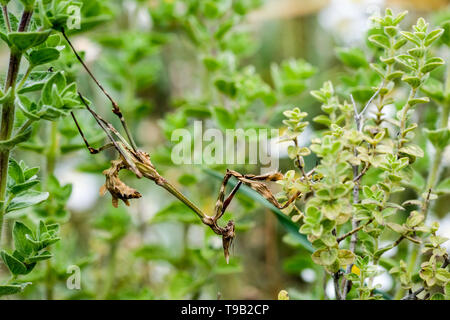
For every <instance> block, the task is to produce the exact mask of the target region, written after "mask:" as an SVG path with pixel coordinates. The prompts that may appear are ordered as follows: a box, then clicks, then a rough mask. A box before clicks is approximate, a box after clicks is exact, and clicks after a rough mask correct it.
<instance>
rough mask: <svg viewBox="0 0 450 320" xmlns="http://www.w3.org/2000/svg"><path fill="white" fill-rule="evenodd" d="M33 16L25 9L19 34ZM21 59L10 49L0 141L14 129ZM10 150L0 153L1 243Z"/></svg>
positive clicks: (8, 137)
mask: <svg viewBox="0 0 450 320" xmlns="http://www.w3.org/2000/svg"><path fill="white" fill-rule="evenodd" d="M32 15H33V8H31V9H30V8H26V9H25V10H24V11H23V13H22V18H21V20H20V24H19V29H18V31H19V32H24V31H26V29H27V27H28V24H29V23H30V20H31V16H32ZM21 59H22V53H20V52H18V51H17V50H15V49H11V53H10V57H9V67H8V75H7V77H6V83H5V88H4V91H5V92H7V91H8V90H9V89H11V96H10V98H9V99H8V100H7V101H6V102H5V103H4V104H3V107H2V120H1V125H0V141H4V140H8V139H10V138H11V134H12V130H13V127H14V115H15V105H14V97H15V86H16V82H17V76H18V74H19V68H20V61H21ZM9 155H10V150H4V151H1V152H0V241H1V242H2V240H3V238H2V230H3V223H4V215H5V210H6V206H5V198H6V182H7V178H8V165H9Z"/></svg>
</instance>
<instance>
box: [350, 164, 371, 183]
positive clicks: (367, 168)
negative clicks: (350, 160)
mask: <svg viewBox="0 0 450 320" xmlns="http://www.w3.org/2000/svg"><path fill="white" fill-rule="evenodd" d="M369 168H370V163H368V164H366V166H365V167H364V168H363V169H362V170H361V172H360V173H359V174H358V175H357V176H356V177H355V178H353V182H359V181H360V180H361V178H362V177H363V176H364V175H365V174H366V172H367V170H369Z"/></svg>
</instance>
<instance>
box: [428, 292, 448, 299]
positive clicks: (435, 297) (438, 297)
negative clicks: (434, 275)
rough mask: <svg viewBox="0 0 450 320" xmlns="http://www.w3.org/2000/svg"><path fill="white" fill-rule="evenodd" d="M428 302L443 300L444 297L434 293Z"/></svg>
mask: <svg viewBox="0 0 450 320" xmlns="http://www.w3.org/2000/svg"><path fill="white" fill-rule="evenodd" d="M430 300H445V296H444V295H443V294H442V293H440V292H436V293H435V294H433V295H432V296H431V298H430Z"/></svg>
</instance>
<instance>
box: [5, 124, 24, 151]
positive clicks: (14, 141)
mask: <svg viewBox="0 0 450 320" xmlns="http://www.w3.org/2000/svg"><path fill="white" fill-rule="evenodd" d="M31 133H32V130H31V128H28V129H26V130H25V131H24V132H22V133H19V134H17V135H15V136H14V137H12V138H11V139H9V140H4V141H0V150H12V149H13V148H14V147H15V146H17V145H18V144H19V143H21V142H25V141H27V140H28V139H29V138H30V136H31Z"/></svg>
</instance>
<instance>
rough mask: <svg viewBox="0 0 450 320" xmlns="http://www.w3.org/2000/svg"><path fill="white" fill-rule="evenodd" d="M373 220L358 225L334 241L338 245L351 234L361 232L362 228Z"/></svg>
mask: <svg viewBox="0 0 450 320" xmlns="http://www.w3.org/2000/svg"><path fill="white" fill-rule="evenodd" d="M373 220H374V218H372V219H370V220H368V221H367V222H366V223H365V224H362V225H360V226H359V227H357V228H355V229H353V230H351V231H349V232H347V233H346V234H343V235H342V236H340V237H339V238H337V239H336V241H337V242H338V243H339V242H341V241H342V240H344V239H345V238H347V237H349V236H351V235H352V234H354V233H356V232H358V231H359V230H361V229H362V228H364V227H365V226H367V225H369V224H370V223H371V222H372V221H373Z"/></svg>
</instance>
